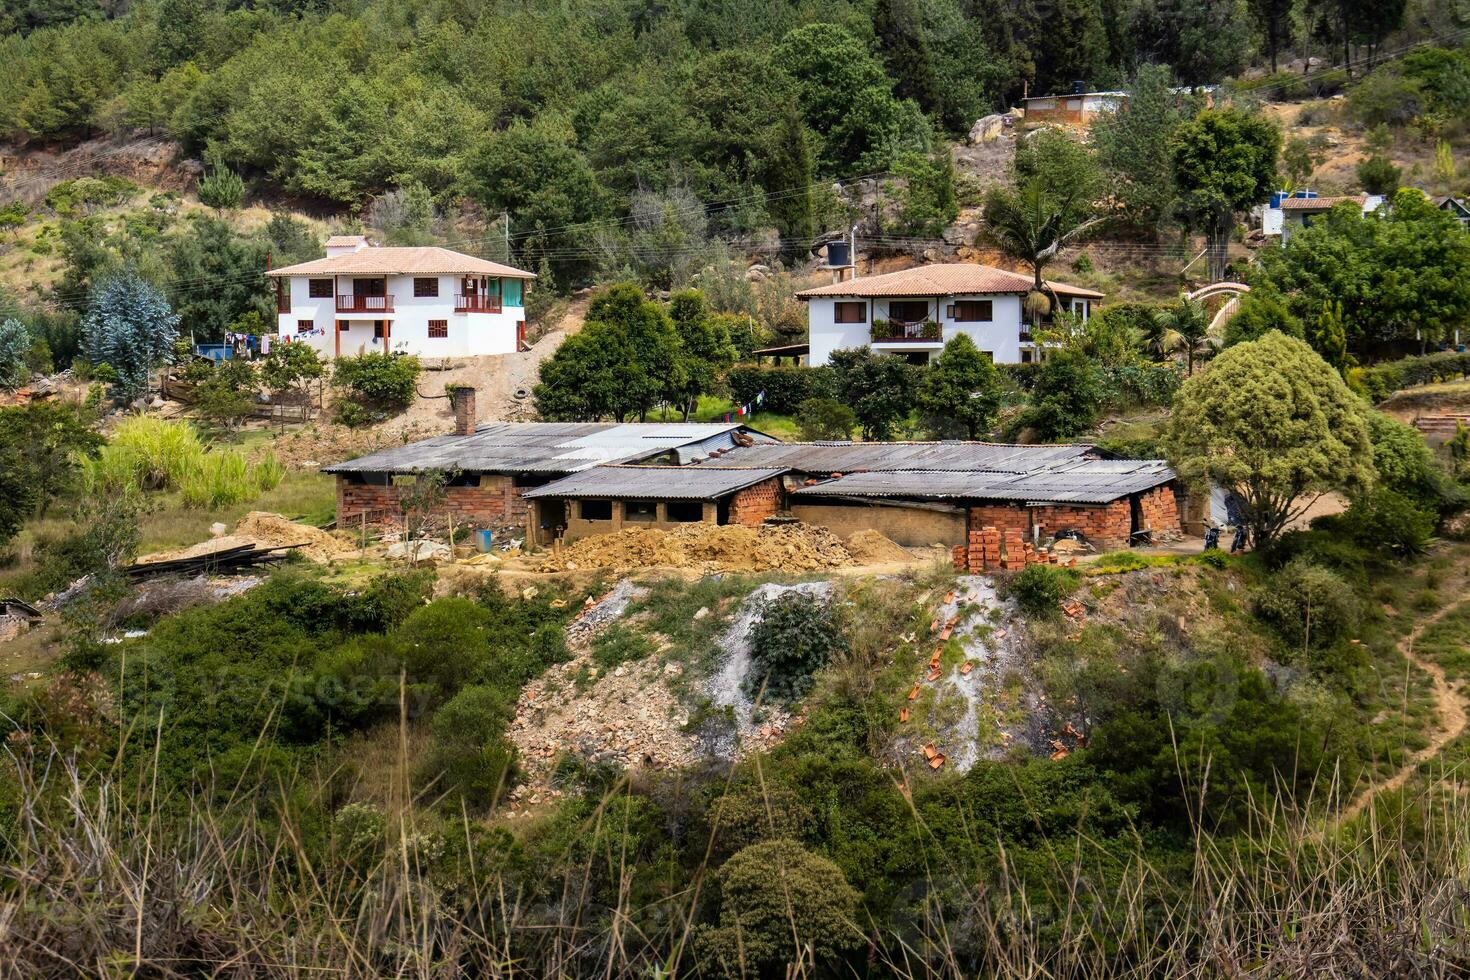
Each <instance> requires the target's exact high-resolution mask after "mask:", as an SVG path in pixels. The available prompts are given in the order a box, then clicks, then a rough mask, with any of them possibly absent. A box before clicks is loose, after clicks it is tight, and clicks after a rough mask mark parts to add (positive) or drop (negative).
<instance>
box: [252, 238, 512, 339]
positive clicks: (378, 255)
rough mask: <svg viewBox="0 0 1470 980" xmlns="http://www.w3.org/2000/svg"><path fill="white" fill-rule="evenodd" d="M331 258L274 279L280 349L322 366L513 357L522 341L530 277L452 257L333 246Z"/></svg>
mask: <svg viewBox="0 0 1470 980" xmlns="http://www.w3.org/2000/svg"><path fill="white" fill-rule="evenodd" d="M326 252H327V254H326V258H321V259H314V260H312V261H310V262H302V263H299V264H297V265H288V266H285V267H283V268H280V269H272V270H270V271H269V272H267V273H266V275H268V276H270V277H271V278H273V279H274V280H275V282H276V312H277V319H278V321H279V323H278V325H279V332H280V336H281V337H282V339H288V338H289V339H290V340H291V341H292V342H301V343H308V344H310V345H311V346H312V347H314V348H315V349H316V350H317V352H318V353H319V354H321V355H322V356H324V357H340V356H343V355H352V354H360V353H362V352H364V351H369V350H378V351H382V352H384V353H392V352H394V351H399V352H402V353H406V354H416V355H419V356H421V357H446V356H450V355H458V356H463V355H475V354H511V353H514V352H515V351H517V350H519V349H520V346H521V343H522V342H523V341H524V339H525V332H526V311H525V306H524V303H525V287H526V285H527V284H528V283H529V282H530V280H532V279H535V278H536V276H535V274H534V273H530V272H525V271H522V270H520V269H515V268H512V267H510V266H508V265H501V264H500V263H499V262H491V261H489V260H488V259H481V258H476V257H475V256H473V255H465V254H464V253H463V252H454V251H451V250H450V249H447V248H438V247H419V248H384V247H379V246H375V245H372V244H370V243H369V242H368V240H367V239H366V238H363V237H362V236H361V235H338V236H335V237H333V238H330V239H328V240H327V247H326Z"/></svg>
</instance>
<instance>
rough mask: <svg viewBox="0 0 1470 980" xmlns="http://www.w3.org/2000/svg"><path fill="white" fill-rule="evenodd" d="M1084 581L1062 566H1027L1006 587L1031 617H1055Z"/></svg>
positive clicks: (1075, 573)
mask: <svg viewBox="0 0 1470 980" xmlns="http://www.w3.org/2000/svg"><path fill="white" fill-rule="evenodd" d="M1080 580H1081V578H1080V576H1079V575H1078V574H1077V572H1076V571H1075V570H1073V569H1070V568H1062V567H1061V566H1060V565H1027V566H1026V567H1025V568H1023V569H1021V570H1020V571H1019V572H1017V573H1016V574H1015V575H1014V576H1012V577H1011V578H1010V579H1009V580H1008V581H1007V582H1006V583H1005V591H1006V595H1007V596H1008V597H1010V598H1012V599H1015V600H1016V603H1017V604H1018V605H1020V607H1021V609H1022V611H1023V612H1026V613H1028V614H1030V615H1032V616H1045V615H1055V614H1056V613H1057V610H1058V609H1059V608H1060V604H1061V601H1062V600H1063V599H1065V598H1066V597H1067V596H1069V595H1071V594H1072V591H1073V590H1074V589H1076V588H1077V583H1078V582H1079V581H1080Z"/></svg>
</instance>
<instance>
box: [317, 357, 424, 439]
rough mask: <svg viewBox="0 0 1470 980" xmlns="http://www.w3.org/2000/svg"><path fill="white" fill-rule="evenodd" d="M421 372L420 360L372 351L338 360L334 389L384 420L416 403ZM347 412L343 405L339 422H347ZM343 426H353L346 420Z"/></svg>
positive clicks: (334, 372)
mask: <svg viewBox="0 0 1470 980" xmlns="http://www.w3.org/2000/svg"><path fill="white" fill-rule="evenodd" d="M421 370H422V368H421V366H420V365H419V361H418V358H416V357H396V356H393V355H390V354H382V353H378V352H376V351H369V352H368V353H365V354H359V355H357V356H356V357H340V358H338V359H337V361H336V364H335V365H334V368H333V372H332V387H334V388H337V389H339V390H340V391H342V392H343V394H344V397H345V398H346V399H347V400H348V402H349V403H353V404H356V405H357V406H359V408H360V409H362V410H364V411H365V412H367V413H368V414H369V415H377V416H379V417H382V416H384V415H387V414H392V413H395V412H400V411H402V410H403V409H405V408H407V407H408V406H409V405H411V404H412V403H413V399H414V396H415V394H417V389H416V387H415V385H416V383H417V382H418V378H419V372H420V371H421ZM344 411H345V409H343V408H342V407H340V406H339V408H338V420H339V421H343V417H342V416H343V413H344ZM343 424H349V423H347V422H345V421H343Z"/></svg>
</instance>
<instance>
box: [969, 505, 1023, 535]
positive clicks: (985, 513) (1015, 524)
mask: <svg viewBox="0 0 1470 980" xmlns="http://www.w3.org/2000/svg"><path fill="white" fill-rule="evenodd" d="M983 527H994V528H999V529H1000V530H1002V531H1020V532H1021V534H1022V535H1023V536H1030V534H1031V514H1030V511H1029V510H1028V509H1027V508H1025V507H1022V506H1020V505H1019V504H981V505H980V506H978V507H971V508H970V530H971V531H978V530H980V529H981V528H983Z"/></svg>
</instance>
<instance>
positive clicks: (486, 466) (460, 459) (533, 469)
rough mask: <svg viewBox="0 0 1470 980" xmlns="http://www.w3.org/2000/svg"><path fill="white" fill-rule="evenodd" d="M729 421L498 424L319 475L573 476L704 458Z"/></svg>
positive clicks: (729, 433) (722, 444)
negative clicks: (660, 459) (644, 462)
mask: <svg viewBox="0 0 1470 980" xmlns="http://www.w3.org/2000/svg"><path fill="white" fill-rule="evenodd" d="M736 431H745V432H750V433H752V434H753V435H754V436H755V437H756V438H769V437H768V436H763V435H761V434H760V433H755V432H753V430H750V429H748V428H747V427H746V426H743V425H740V424H739V423H735V422H710V423H696V422H647V423H644V422H625V423H621V424H619V423H616V422H498V423H492V424H490V425H485V426H481V427H480V428H479V429H477V430H476V431H475V434H474V435H472V436H455V435H448V436H435V437H433V438H432V439H423V440H420V441H419V442H411V443H409V444H408V445H406V446H394V447H393V448H391V449H382V450H379V451H378V452H375V453H370V454H368V455H366V456H359V457H358V458H357V459H351V460H347V461H346V462H343V463H337V464H336V465H334V466H328V467H325V468H324V470H323V471H324V472H326V473H417V472H420V471H422V470H436V469H437V470H462V471H464V472H468V473H575V472H576V471H578V470H583V469H586V468H587V467H589V466H594V465H596V464H598V463H616V462H629V461H635V460H641V459H647V458H648V457H650V456H653V455H655V454H658V453H662V452H668V451H671V450H673V451H678V450H680V449H682V448H683V447H684V446H687V445H691V444H698V445H699V446H701V447H702V454H705V455H707V454H708V453H709V452H713V451H714V450H716V449H719V448H727V447H730V446H734V445H735V442H734V439H733V434H734V433H735V432H736Z"/></svg>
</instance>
